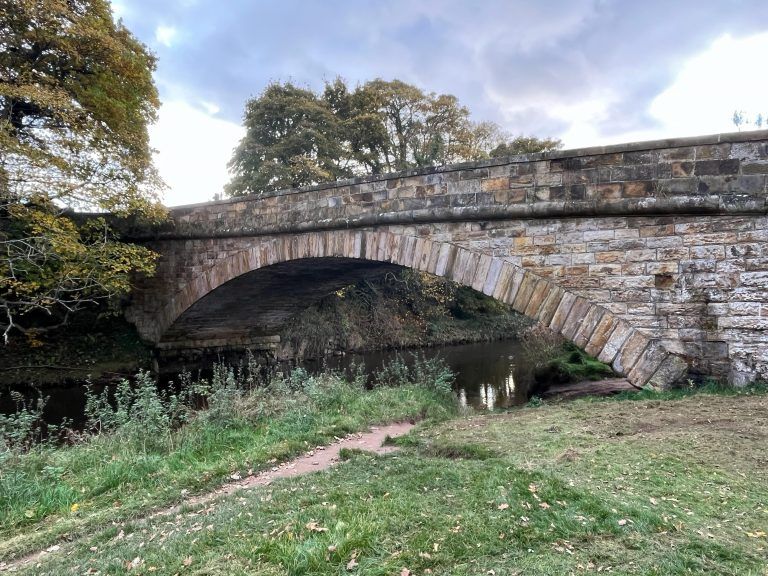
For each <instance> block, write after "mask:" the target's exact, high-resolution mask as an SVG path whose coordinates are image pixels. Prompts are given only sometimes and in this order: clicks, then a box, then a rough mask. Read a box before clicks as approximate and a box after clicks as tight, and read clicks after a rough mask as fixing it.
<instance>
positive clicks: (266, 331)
mask: <svg viewBox="0 0 768 576" xmlns="http://www.w3.org/2000/svg"><path fill="white" fill-rule="evenodd" d="M400 268H401V267H400V266H397V265H395V264H390V263H385V262H370V261H366V260H354V259H349V258H336V257H331V258H302V259H299V260H291V261H289V262H281V263H278V264H273V265H272V266H267V267H265V268H259V269H257V270H254V271H252V272H248V273H245V274H242V275H240V276H238V277H236V278H234V279H232V280H230V281H229V282H226V283H224V284H222V285H221V286H219V287H218V288H216V289H215V290H213V291H211V292H210V293H208V294H207V295H205V296H203V297H202V298H201V299H200V300H198V301H197V302H195V303H194V304H193V305H192V306H190V307H189V308H188V309H187V310H185V311H184V312H183V313H182V314H181V316H179V318H178V319H177V320H176V321H175V322H174V323H173V324H172V325H171V327H170V328H169V329H168V330H167V331H166V332H165V333H164V334H163V336H162V340H161V341H160V345H161V347H164V348H176V347H182V346H183V345H184V343H190V342H192V343H194V342H209V343H210V342H213V343H219V344H224V343H230V344H233V343H234V344H237V343H241V344H243V345H246V344H248V343H254V342H259V341H260V340H263V339H265V338H268V337H270V336H273V335H275V334H277V333H278V332H280V330H281V329H282V328H283V327H284V326H285V324H286V322H287V321H288V320H289V319H290V318H291V317H292V316H293V315H295V314H296V313H298V312H300V311H301V310H303V309H305V308H307V307H308V306H310V305H311V304H313V303H315V302H317V301H319V300H320V299H321V298H323V297H324V296H327V295H329V294H332V293H333V292H335V291H337V290H340V289H341V288H344V287H345V286H349V285H351V284H355V283H356V282H358V281H360V280H363V279H365V278H374V277H378V276H381V275H383V274H386V273H387V272H389V271H396V270H398V269H400Z"/></svg>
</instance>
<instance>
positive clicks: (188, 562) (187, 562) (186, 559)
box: [181, 556, 192, 566]
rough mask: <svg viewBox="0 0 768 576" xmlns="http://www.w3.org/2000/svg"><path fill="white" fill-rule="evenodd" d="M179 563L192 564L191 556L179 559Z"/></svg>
mask: <svg viewBox="0 0 768 576" xmlns="http://www.w3.org/2000/svg"><path fill="white" fill-rule="evenodd" d="M181 563H182V564H183V565H184V566H191V565H192V556H187V557H186V558H184V560H182V561H181Z"/></svg>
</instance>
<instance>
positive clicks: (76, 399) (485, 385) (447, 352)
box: [0, 340, 528, 427]
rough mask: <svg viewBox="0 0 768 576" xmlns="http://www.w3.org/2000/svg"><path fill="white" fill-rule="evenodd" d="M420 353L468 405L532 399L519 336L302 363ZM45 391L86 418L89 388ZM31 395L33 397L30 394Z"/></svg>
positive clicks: (77, 417)
mask: <svg viewBox="0 0 768 576" xmlns="http://www.w3.org/2000/svg"><path fill="white" fill-rule="evenodd" d="M416 352H418V354H420V355H423V356H426V357H428V358H431V357H434V356H440V357H441V358H443V359H444V360H445V362H446V364H447V365H448V366H449V367H450V369H451V370H452V371H453V372H454V373H455V375H456V381H455V383H454V390H455V391H456V394H457V396H458V398H459V401H460V402H461V403H462V405H465V406H472V407H475V408H485V409H491V410H492V409H496V408H506V407H509V406H513V405H518V404H524V403H525V402H526V401H527V400H528V386H527V384H526V381H525V378H523V376H522V373H523V371H522V369H521V368H522V367H520V366H518V365H517V364H516V363H515V358H516V357H518V356H519V352H520V344H519V342H517V341H514V340H502V341H495V342H483V343H477V344H461V345H454V346H441V347H435V348H424V349H420V350H418V351H408V350H406V351H394V350H385V351H375V352H367V353H363V354H346V355H344V356H333V357H329V358H326V359H325V360H323V361H306V362H303V363H302V364H301V365H302V366H303V367H304V368H306V369H307V370H308V371H309V372H310V373H313V372H317V371H319V370H322V369H323V366H327V367H328V368H332V369H337V370H344V371H350V370H351V369H352V366H354V365H362V366H363V367H364V369H365V372H366V373H367V374H371V373H373V372H374V371H376V370H377V369H379V368H381V367H382V365H384V363H385V362H389V361H391V360H393V359H394V358H396V357H397V356H400V357H401V358H403V359H404V360H405V361H406V362H410V361H412V358H413V355H414V354H415V353H416ZM43 395H44V396H46V397H47V398H48V402H47V404H46V407H45V412H44V418H45V420H46V421H47V422H50V423H59V422H61V421H62V419H64V418H67V419H69V420H71V421H72V422H73V424H74V425H75V427H77V426H78V425H79V424H82V422H83V409H84V407H85V386H84V385H83V384H82V383H77V382H73V383H71V384H68V385H64V386H55V387H46V388H45V389H44V390H43ZM25 396H27V397H29V396H31V393H30V392H27V393H26V394H25ZM15 409H16V408H15V403H14V402H13V401H12V399H11V397H10V394H9V392H8V391H0V412H2V413H6V414H7V413H9V412H14V411H15Z"/></svg>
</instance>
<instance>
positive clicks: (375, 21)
mask: <svg viewBox="0 0 768 576" xmlns="http://www.w3.org/2000/svg"><path fill="white" fill-rule="evenodd" d="M113 10H114V13H115V15H116V16H117V17H119V18H122V20H123V22H124V23H125V25H126V26H127V27H128V28H129V29H130V30H131V31H132V32H133V33H134V34H135V35H136V36H137V37H138V38H139V39H140V40H141V41H142V42H144V43H145V44H146V45H147V46H148V47H149V48H150V49H151V50H152V51H153V52H154V53H155V54H156V55H157V57H158V68H157V71H156V73H155V81H156V84H157V86H158V89H159V91H160V96H161V100H162V102H163V104H162V107H161V109H160V113H159V120H158V122H157V123H156V124H155V125H153V126H152V127H151V129H150V136H151V142H152V145H153V147H154V148H155V149H156V150H157V155H156V157H155V160H156V165H157V166H158V168H159V170H160V173H161V175H162V176H163V178H164V179H165V181H166V183H167V184H168V190H166V193H165V196H164V202H165V203H166V204H167V205H169V206H176V205H181V204H189V203H195V202H205V201H208V200H211V199H213V197H214V195H216V194H220V193H221V190H222V187H223V186H224V184H225V183H226V182H227V181H228V180H229V174H228V172H227V162H228V161H229V159H230V157H231V155H232V150H233V149H234V147H235V146H236V145H237V143H238V141H239V140H240V138H242V136H243V128H242V125H241V123H242V114H243V110H244V106H245V102H246V100H247V99H248V98H252V97H257V96H258V95H259V94H260V93H261V92H262V90H263V89H264V88H265V87H266V86H267V85H268V84H269V83H270V82H282V81H291V82H293V83H295V84H298V85H301V86H306V87H309V88H312V89H315V90H321V89H322V87H323V85H324V83H325V82H326V81H328V80H333V79H334V78H335V77H337V76H341V77H342V78H344V79H345V80H347V82H348V83H349V84H350V85H352V86H354V85H356V84H358V83H363V82H365V81H367V80H371V79H374V78H384V79H386V80H391V79H395V78H397V79H400V80H403V81H405V82H409V83H411V84H415V85H417V86H419V87H420V88H422V89H423V90H425V91H428V92H437V93H449V94H454V95H456V96H457V97H458V98H459V100H460V102H461V103H462V104H464V105H465V106H467V107H468V108H469V110H470V111H471V112H472V117H473V119H474V120H478V121H482V120H492V121H494V122H496V123H498V124H499V125H501V127H502V128H504V129H505V130H507V131H508V132H509V133H511V134H513V135H518V134H526V135H535V136H539V137H556V138H560V139H561V140H562V141H563V143H564V145H565V148H577V147H582V146H597V145H604V144H611V143H620V142H630V141H636V140H651V139H658V138H670V137H681V136H693V135H697V134H711V133H717V132H731V131H734V130H735V129H736V128H735V126H734V124H733V122H732V117H733V113H734V111H735V110H740V111H743V112H744V116H745V117H746V118H747V119H752V118H755V117H756V115H757V114H758V113H761V114H763V116H768V1H766V0H114V1H113ZM753 128H754V126H753V125H751V126H750V125H744V126H742V129H753Z"/></svg>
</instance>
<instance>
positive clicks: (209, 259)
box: [126, 131, 768, 386]
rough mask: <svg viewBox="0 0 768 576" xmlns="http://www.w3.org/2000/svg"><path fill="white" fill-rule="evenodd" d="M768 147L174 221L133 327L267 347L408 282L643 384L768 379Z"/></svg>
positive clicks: (164, 234) (486, 172) (542, 157)
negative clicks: (418, 273) (382, 281)
mask: <svg viewBox="0 0 768 576" xmlns="http://www.w3.org/2000/svg"><path fill="white" fill-rule="evenodd" d="M767 178H768V131H760V132H744V133H735V134H721V135H714V136H706V137H696V138H687V139H676V140H663V141H654V142H641V143H632V144H623V145H617V146H608V147H600V148H587V149H581V150H569V151H556V152H549V153H542V154H530V155H525V156H516V157H510V158H502V159H493V160H488V161H481V162H475V163H468V164H460V165H453V166H442V167H434V168H427V169H419V170H412V171H408V172H402V173H397V174H388V175H384V176H376V177H371V178H365V179H356V180H350V181H343V182H336V183H332V184H326V185H321V186H315V187H311V188H304V189H298V190H285V191H281V192H277V193H272V194H268V195H264V196H260V197H258V196H252V197H244V198H238V199H231V200H225V201H220V202H210V203H206V204H197V205H192V206H184V207H179V208H173V209H171V211H170V215H171V218H170V219H169V222H168V223H167V224H165V225H163V226H162V227H161V228H158V229H153V230H146V229H132V230H129V231H127V232H126V236H128V237H129V238H131V239H133V240H136V241H139V242H143V243H146V244H147V245H149V246H150V247H151V248H152V249H154V250H156V251H157V252H158V253H159V254H160V255H161V257H160V260H159V263H158V268H157V274H156V275H155V276H154V277H151V278H140V279H138V280H137V289H136V291H135V293H134V296H133V300H132V302H131V304H130V306H129V309H128V313H127V316H128V318H129V320H130V321H131V322H133V323H134V324H135V325H136V327H137V328H138V330H139V333H140V334H141V336H142V337H143V338H144V339H146V340H147V341H149V342H152V343H154V344H155V345H157V346H158V347H159V348H160V349H190V348H193V349H194V348H208V349H216V348H227V347H238V346H239V347H243V348H244V347H249V346H258V345H260V344H264V343H265V342H266V343H269V342H272V341H274V339H275V336H274V335H275V334H276V333H277V332H278V331H279V329H280V327H281V326H282V325H283V323H284V322H285V321H286V320H287V319H288V318H289V317H290V316H291V315H292V314H294V313H295V312H296V311H298V310H300V309H301V308H303V307H305V306H307V305H309V304H310V303H311V302H313V301H316V300H317V299H318V298H320V297H322V296H323V295H326V294H328V293H330V292H331V291H333V290H336V289H338V288H340V287H342V286H344V285H347V284H349V283H351V282H354V281H355V280H357V279H359V278H362V277H364V276H366V275H371V274H378V273H381V272H383V271H385V270H387V269H390V268H393V267H399V266H404V267H408V268H413V269H415V270H422V271H425V272H429V273H432V274H436V275H438V276H444V277H446V278H449V279H452V280H455V281H456V282H459V283H461V284H464V285H467V286H471V287H472V288H474V289H476V290H479V291H482V292H484V293H485V294H489V295H491V296H493V297H494V298H497V299H499V300H502V301H504V302H507V303H509V304H511V305H512V306H513V307H514V308H515V309H516V310H518V311H519V312H522V313H524V314H526V315H528V316H529V317H531V318H533V319H535V320H536V321H538V322H540V323H542V324H545V325H547V326H549V327H551V328H552V329H553V330H555V331H557V332H560V333H561V334H563V335H564V336H565V337H566V338H568V339H570V340H572V341H573V342H575V343H576V344H577V345H578V346H580V347H582V348H585V349H586V350H587V352H589V353H590V354H593V355H595V356H597V357H598V358H600V359H601V360H603V361H605V362H608V363H610V364H612V366H613V367H614V369H615V370H616V371H617V372H619V373H621V374H624V375H626V376H627V378H628V379H629V380H630V381H631V382H632V383H634V384H636V385H643V384H646V383H651V384H654V385H658V386H667V385H669V384H670V383H672V382H674V381H675V380H678V379H680V378H682V377H685V375H686V373H688V372H689V371H693V372H699V373H704V374H712V375H715V376H718V377H727V378H729V379H730V380H732V381H735V382H737V383H743V382H746V381H748V380H751V379H754V378H766V377H768V332H766V330H765V329H766V328H767V327H768V287H767V286H768V217H767V216H766V199H767V198H768V189H767V188H766V180H767Z"/></svg>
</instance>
